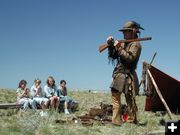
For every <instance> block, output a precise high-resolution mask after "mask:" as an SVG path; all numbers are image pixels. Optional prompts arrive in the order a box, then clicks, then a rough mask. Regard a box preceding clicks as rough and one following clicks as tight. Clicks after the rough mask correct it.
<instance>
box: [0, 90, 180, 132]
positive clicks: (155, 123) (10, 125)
mask: <svg viewBox="0 0 180 135" xmlns="http://www.w3.org/2000/svg"><path fill="white" fill-rule="evenodd" d="M69 95H70V96H71V97H72V98H74V99H76V100H77V101H79V103H80V104H79V111H76V112H75V113H72V114H70V115H65V114H64V113H56V112H54V111H48V113H49V116H48V117H40V115H39V114H38V113H35V114H34V113H32V112H26V113H22V112H20V111H19V110H16V109H9V110H0V135H141V134H142V135H144V134H149V133H157V134H158V132H161V131H164V126H162V125H161V124H160V120H162V119H165V120H168V119H169V118H168V116H167V114H166V115H163V116H162V115H157V114H155V113H152V112H144V111H143V109H144V103H145V97H144V96H138V97H137V99H136V101H137V104H138V109H139V112H138V118H139V120H140V121H141V122H142V123H147V124H146V125H144V126H142V125H141V126H140V125H135V124H131V123H123V124H122V126H121V127H116V126H112V125H110V124H109V125H105V126H103V125H100V124H99V123H98V122H97V123H95V124H94V125H93V126H82V125H81V124H75V123H69V124H68V123H66V124H62V123H56V122H55V120H57V119H58V120H59V119H62V120H70V119H72V118H73V117H74V116H77V115H83V114H86V113H88V111H89V109H90V108H91V107H99V104H100V102H105V103H111V98H110V93H93V92H91V93H89V92H86V91H84V92H82V91H81V92H80V91H79V92H78V91H71V92H69ZM122 99H123V101H122V102H124V103H125V101H124V98H122ZM15 101H16V96H15V90H5V89H0V103H12V102H15ZM174 118H175V119H180V116H178V115H174ZM162 134H163V133H162Z"/></svg>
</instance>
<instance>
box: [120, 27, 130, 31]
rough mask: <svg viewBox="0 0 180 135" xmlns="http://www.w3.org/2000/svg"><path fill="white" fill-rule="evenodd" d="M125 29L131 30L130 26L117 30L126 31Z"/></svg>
mask: <svg viewBox="0 0 180 135" xmlns="http://www.w3.org/2000/svg"><path fill="white" fill-rule="evenodd" d="M126 30H133V29H132V28H123V29H120V30H119V31H126Z"/></svg>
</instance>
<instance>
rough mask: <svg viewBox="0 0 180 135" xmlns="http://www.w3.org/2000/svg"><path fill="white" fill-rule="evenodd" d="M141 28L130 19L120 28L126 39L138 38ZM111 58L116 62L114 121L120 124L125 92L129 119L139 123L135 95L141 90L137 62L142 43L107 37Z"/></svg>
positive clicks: (112, 91) (113, 85)
mask: <svg viewBox="0 0 180 135" xmlns="http://www.w3.org/2000/svg"><path fill="white" fill-rule="evenodd" d="M140 30H144V29H143V28H142V27H141V26H140V24H138V23H137V22H135V21H128V22H126V23H125V24H124V26H123V28H122V29H120V30H119V31H121V32H122V33H123V35H124V39H125V40H130V39H136V38H138V36H139V35H140ZM107 43H108V45H109V46H108V54H109V59H110V60H112V62H116V66H115V68H114V71H113V75H112V77H113V81H112V84H111V86H110V88H111V93H112V104H113V116H112V123H113V124H115V125H120V108H121V94H122V93H124V95H125V99H126V103H127V112H128V115H129V118H128V121H129V122H133V123H137V116H136V113H137V105H136V102H135V96H136V95H137V94H138V92H139V87H138V86H139V82H138V77H137V74H136V67H137V63H138V60H139V57H140V54H141V44H140V42H139V41H135V42H128V43H121V45H120V46H117V44H119V42H118V41H115V40H114V39H113V37H112V36H109V37H108V38H107Z"/></svg>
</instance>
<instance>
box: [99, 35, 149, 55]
mask: <svg viewBox="0 0 180 135" xmlns="http://www.w3.org/2000/svg"><path fill="white" fill-rule="evenodd" d="M151 39H152V37H144V38H136V39H130V40H118V42H119V43H118V44H117V46H121V43H128V42H135V41H146V40H151ZM108 46H109V45H108V44H102V45H100V46H99V52H100V53H101V52H103V51H104V50H106V49H107V48H108Z"/></svg>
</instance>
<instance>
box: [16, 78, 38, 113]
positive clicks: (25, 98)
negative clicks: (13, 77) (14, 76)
mask: <svg viewBox="0 0 180 135" xmlns="http://www.w3.org/2000/svg"><path fill="white" fill-rule="evenodd" d="M26 85H27V82H26V81H25V80H21V81H20V82H19V86H18V89H17V91H16V95H17V103H18V104H22V105H23V111H27V109H28V108H29V106H31V107H32V109H33V111H34V112H35V111H36V106H35V102H34V101H33V100H32V99H31V98H30V97H31V96H30V92H29V89H28V88H26Z"/></svg>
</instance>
